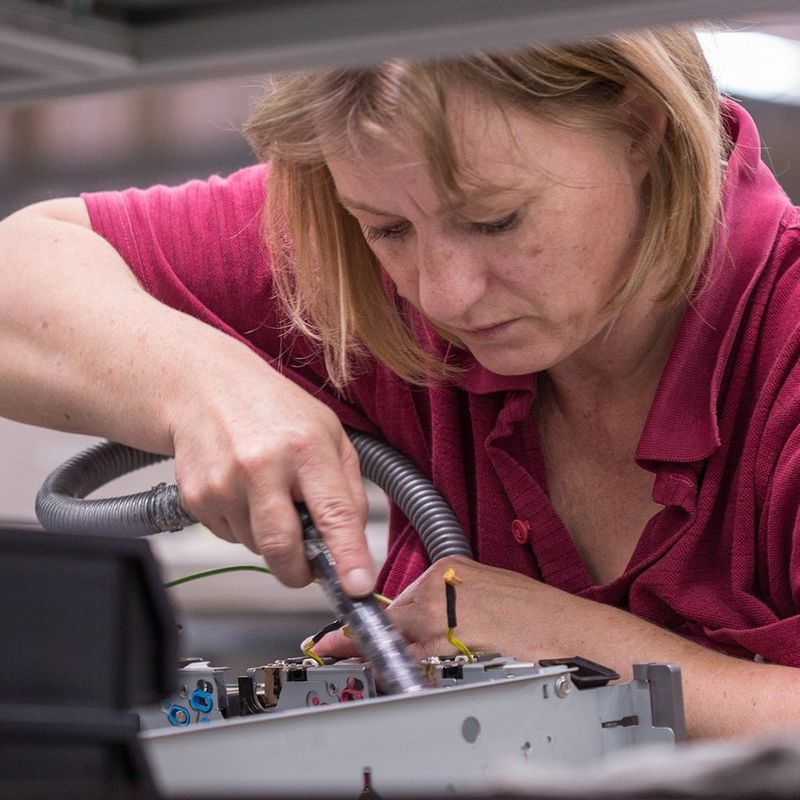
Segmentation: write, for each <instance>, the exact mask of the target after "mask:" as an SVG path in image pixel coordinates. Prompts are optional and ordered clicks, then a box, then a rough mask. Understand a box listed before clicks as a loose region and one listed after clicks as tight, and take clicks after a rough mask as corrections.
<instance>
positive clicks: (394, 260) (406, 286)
mask: <svg viewBox="0 0 800 800" xmlns="http://www.w3.org/2000/svg"><path fill="white" fill-rule="evenodd" d="M375 256H376V257H377V259H378V261H379V262H380V265H381V269H382V270H383V273H384V275H386V276H387V277H388V278H389V280H390V281H391V282H392V283H393V284H394V287H395V289H396V290H397V293H398V294H399V295H400V297H403V298H405V299H406V300H409V301H411V302H412V303H416V299H417V294H418V291H419V290H418V285H419V276H418V274H417V270H416V267H415V266H414V265H413V263H412V261H411V259H410V258H404V257H402V256H400V255H399V254H392V253H389V254H387V253H378V252H376V253H375Z"/></svg>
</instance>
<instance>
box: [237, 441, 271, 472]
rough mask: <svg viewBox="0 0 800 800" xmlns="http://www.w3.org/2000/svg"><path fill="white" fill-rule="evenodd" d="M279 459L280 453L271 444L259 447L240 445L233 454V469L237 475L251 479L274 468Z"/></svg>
mask: <svg viewBox="0 0 800 800" xmlns="http://www.w3.org/2000/svg"><path fill="white" fill-rule="evenodd" d="M279 459H280V455H279V452H278V451H277V448H276V446H275V445H274V444H272V443H271V442H270V443H263V444H260V445H258V446H253V445H240V446H239V447H237V449H236V450H235V451H234V453H233V468H234V469H235V470H236V472H237V473H240V474H242V475H244V476H245V477H249V476H253V475H257V474H258V473H260V472H261V471H262V470H265V469H272V468H274V466H275V464H276V463H277V462H278V461H279Z"/></svg>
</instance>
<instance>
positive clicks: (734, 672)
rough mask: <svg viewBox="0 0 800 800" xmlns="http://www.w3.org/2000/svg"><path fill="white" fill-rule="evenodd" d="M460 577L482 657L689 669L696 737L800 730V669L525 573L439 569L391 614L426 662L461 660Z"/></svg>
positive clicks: (469, 633) (460, 564)
mask: <svg viewBox="0 0 800 800" xmlns="http://www.w3.org/2000/svg"><path fill="white" fill-rule="evenodd" d="M451 567H452V568H454V569H455V571H456V574H457V576H458V577H459V578H460V579H461V580H462V581H463V584H462V585H461V586H459V587H458V593H457V617H458V628H457V631H456V633H457V636H458V637H459V639H461V641H463V642H464V643H466V644H467V645H468V646H469V647H470V648H472V649H474V650H484V651H494V652H500V653H502V654H503V655H505V656H514V657H516V658H518V659H524V660H530V661H534V660H536V659H539V658H560V657H567V656H575V655H580V656H584V657H585V658H589V659H591V660H593V661H596V662H598V663H600V664H604V665H606V666H609V667H611V668H612V669H614V670H616V671H617V672H619V674H620V676H621V677H622V679H623V680H630V679H631V677H632V674H631V665H632V664H634V663H636V662H648V661H657V662H670V663H676V664H678V665H679V666H680V667H681V673H682V678H683V694H684V702H685V708H686V726H687V731H688V734H689V736H690V737H692V738H701V737H703V738H707V737H727V736H738V735H743V734H752V733H757V732H763V731H768V730H774V729H778V728H787V727H791V726H794V727H797V726H800V691H799V689H800V670H798V669H796V668H793V667H784V666H778V665H772V664H760V663H755V662H752V661H744V660H741V659H738V658H733V657H731V656H727V655H724V654H722V653H719V652H715V651H712V650H709V649H707V648H705V647H702V646H700V645H698V644H694V643H693V642H690V641H688V640H686V639H684V638H682V637H680V636H678V635H677V634H674V633H672V632H671V631H668V630H664V629H663V628H660V627H658V626H656V625H653V624H652V623H650V622H647V621H645V620H643V619H641V618H639V617H636V616H634V615H632V614H630V613H628V612H625V611H621V610H620V609H618V608H613V607H612V606H608V605H604V604H602V603H597V602H594V601H592V600H584V599H583V598H580V597H576V596H575V595H571V594H568V593H567V592H564V591H562V590H560V589H555V588H553V587H552V586H548V585H546V584H544V583H541V582H539V581H535V580H533V579H531V578H528V577H526V576H523V575H520V574H518V573H516V572H509V571H507V570H501V569H496V568H494V567H487V566H485V565H483V564H478V563H477V562H474V561H468V560H466V559H461V558H447V559H443V560H442V561H439V562H437V563H436V564H434V565H433V566H432V567H430V568H429V569H428V570H427V572H425V573H424V574H423V575H422V576H420V578H419V579H418V580H417V581H415V582H414V583H413V584H411V585H410V586H409V587H408V588H407V589H406V590H405V591H404V592H402V593H401V594H400V595H399V596H398V597H397V599H396V600H395V601H394V603H392V605H391V606H389V608H388V613H389V616H390V618H391V620H392V622H393V624H394V625H395V626H396V627H397V628H398V629H399V630H400V631H401V632H402V633H403V635H404V636H405V637H406V638H407V639H408V641H409V642H411V643H412V650H413V652H414V654H415V655H416V656H419V657H422V656H425V655H440V654H443V653H451V652H454V651H453V648H452V646H451V645H450V644H449V643H448V641H447V639H446V632H447V616H446V610H445V590H444V580H443V575H444V573H445V572H446V571H447V570H448V569H449V568H451ZM352 648H353V645H352V641H351V640H349V639H347V638H345V637H343V636H341V634H336V635H329V636H328V637H326V638H325V639H324V640H323V642H321V643H320V645H319V646H318V647H317V648H316V652H317V653H318V654H319V655H338V656H345V655H352Z"/></svg>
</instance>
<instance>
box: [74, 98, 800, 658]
mask: <svg viewBox="0 0 800 800" xmlns="http://www.w3.org/2000/svg"><path fill="white" fill-rule="evenodd" d="M725 120H726V124H727V125H728V129H729V131H730V134H731V136H732V138H733V140H734V142H735V147H734V149H733V152H732V154H731V157H730V160H729V164H728V167H727V173H726V180H725V192H724V213H723V220H722V224H721V225H720V232H719V236H718V240H717V246H716V248H715V256H714V258H713V259H710V260H709V263H708V264H707V265H706V268H705V271H704V277H703V280H702V281H701V285H700V287H699V289H698V291H697V292H696V293H695V296H694V297H693V298H692V301H691V303H690V304H689V305H688V306H687V310H686V312H685V315H684V318H683V320H682V323H681V326H680V328H679V330H678V333H677V337H676V340H675V343H674V346H673V348H672V351H671V354H670V356H669V359H668V361H667V364H666V366H665V368H664V372H663V375H662V377H661V380H660V383H659V386H658V390H657V393H656V396H655V400H654V402H653V406H652V408H651V410H650V413H649V416H648V418H647V422H646V424H645V427H644V431H643V433H642V436H641V440H640V442H639V445H638V448H637V451H636V461H637V463H638V464H639V465H640V466H641V467H642V468H643V469H647V470H650V471H652V472H654V473H655V485H654V489H653V497H654V500H655V501H656V502H657V503H659V504H661V505H663V506H664V508H663V510H662V511H660V512H659V513H657V514H656V515H655V516H654V517H653V518H652V519H651V520H650V521H649V522H648V524H647V525H646V526H645V528H644V530H643V532H642V535H641V538H640V540H639V543H638V545H637V547H636V549H635V551H634V553H633V556H632V557H631V560H630V563H629V564H628V566H627V568H626V570H625V572H624V574H623V575H621V576H619V577H618V578H617V579H615V580H613V581H611V582H610V583H607V584H603V585H595V584H593V583H592V580H591V578H590V576H589V574H588V572H587V570H586V567H585V565H584V563H583V562H582V560H581V558H580V555H579V554H578V551H577V549H576V548H575V545H574V544H573V542H572V540H571V538H570V536H569V533H568V532H567V530H566V529H565V527H564V525H563V523H562V522H561V520H560V519H559V517H558V515H557V514H556V512H555V510H554V508H553V507H552V505H551V503H550V500H549V497H548V491H547V480H546V476H545V472H544V467H543V462H542V454H541V451H540V446H539V440H538V436H537V430H536V425H535V417H534V414H533V404H534V400H535V394H536V376H535V375H525V376H518V377H502V376H498V375H495V374H493V373H491V372H489V371H487V370H486V369H484V368H482V367H481V366H480V365H478V364H477V363H476V362H475V361H474V360H473V359H472V358H471V356H470V355H469V354H468V353H466V352H464V351H459V350H455V349H450V350H449V351H448V346H447V344H446V343H445V342H444V341H442V340H441V339H440V338H439V337H438V336H437V335H436V333H435V332H434V331H432V330H430V329H429V328H427V327H426V326H425V325H424V324H423V323H422V322H421V321H420V320H419V318H418V317H416V315H415V314H414V313H413V311H409V314H410V316H411V317H412V318H413V320H414V325H415V327H416V330H417V331H418V333H419V335H420V337H421V339H422V341H423V342H424V343H425V345H426V346H427V347H429V348H430V349H431V350H432V351H433V352H437V353H440V354H441V355H443V356H444V355H447V356H448V357H449V358H450V359H451V360H453V361H455V362H457V363H460V364H461V365H462V366H463V367H464V368H465V370H466V371H465V373H464V375H463V377H462V378H460V379H459V380H458V381H457V382H456V383H455V384H453V385H447V386H434V387H431V388H418V387H411V386H409V385H407V384H406V383H404V382H403V381H401V380H400V379H399V378H397V377H396V376H395V375H394V374H392V373H391V372H390V371H389V370H387V369H386V368H385V367H383V366H382V365H381V364H378V363H369V364H367V365H366V366H365V370H364V372H363V374H361V375H360V376H359V377H358V378H357V379H356V380H355V381H354V382H353V384H352V386H351V387H350V388H349V393H348V396H347V398H345V397H343V396H339V395H337V394H336V393H335V392H334V391H332V390H331V388H330V387H329V386H327V385H326V381H325V375H324V369H323V367H322V363H321V360H320V358H319V357H318V354H316V353H315V352H314V351H313V348H311V347H310V346H309V344H308V343H307V342H305V341H304V340H302V339H299V338H296V337H292V336H289V335H286V334H285V333H282V331H283V330H284V328H283V325H282V322H283V318H282V316H281V313H280V309H279V308H278V307H277V306H276V303H275V302H274V300H273V294H272V286H271V283H270V264H269V258H268V254H267V253H266V251H265V248H264V247H263V245H262V244H261V240H260V236H259V222H260V215H261V209H262V204H263V200H264V175H265V170H264V167H263V166H255V167H251V168H247V169H244V170H241V171H240V172H237V173H235V174H234V175H232V176H230V177H229V178H226V179H223V178H219V177H213V178H211V179H210V180H208V181H204V182H201V181H192V182H190V183H187V184H185V185H183V186H179V187H176V188H167V187H163V186H157V187H153V188H150V189H148V190H145V191H141V190H136V189H131V190H127V191H125V192H120V193H114V192H109V193H100V194H89V195H84V200H85V201H86V204H87V206H88V208H89V212H90V215H91V220H92V225H93V226H94V228H95V230H96V231H98V232H99V233H100V234H102V235H103V236H104V237H105V238H106V239H107V240H108V241H109V242H111V243H112V245H114V247H116V248H117V250H118V251H119V252H120V253H121V254H122V256H123V257H124V259H125V260H126V261H127V263H128V264H129V265H130V266H131V268H132V269H133V271H134V272H135V274H136V275H137V277H138V279H139V280H140V281H141V283H142V284H143V286H144V287H145V288H146V289H147V291H149V292H150V293H152V294H153V295H154V296H156V297H158V298H159V299H161V300H162V301H164V302H165V303H168V304H169V305H171V306H174V307H176V308H178V309H180V310H182V311H185V312H187V313H190V314H193V315H194V316H196V317H198V318H200V319H202V320H205V321H206V322H208V323H209V324H211V325H214V326H216V327H218V328H220V329H222V330H224V331H226V332H227V333H229V334H231V335H232V336H235V337H237V338H239V339H240V340H242V341H243V342H245V343H247V344H248V345H249V346H250V347H252V348H254V349H255V350H256V351H257V352H259V353H260V354H261V355H262V356H263V357H265V358H266V359H268V360H269V361H270V362H271V363H273V364H275V365H276V366H277V367H279V368H280V369H281V370H282V371H283V372H284V373H285V374H287V375H288V376H289V377H291V378H292V379H293V380H294V381H296V382H297V383H299V384H300V385H301V386H303V387H305V388H306V389H308V390H309V391H310V392H312V393H314V394H315V395H316V396H318V397H320V398H321V399H323V400H324V401H325V402H326V403H328V404H329V405H330V406H331V407H333V408H334V409H335V410H336V411H337V413H338V414H339V415H340V417H341V418H342V420H343V421H345V422H347V423H349V424H351V425H353V426H355V427H358V428H361V429H363V430H366V431H367V432H370V433H373V434H377V435H379V436H382V437H383V438H384V439H386V440H387V441H388V442H389V443H391V444H392V445H394V446H395V447H396V448H398V449H399V450H401V451H403V452H404V453H406V454H407V455H408V456H409V457H410V458H411V459H413V460H414V461H415V462H416V463H417V464H418V465H419V466H420V467H421V468H422V469H423V471H424V472H426V473H427V474H428V475H429V476H430V477H431V478H432V479H433V481H434V482H435V484H436V486H437V487H438V488H439V490H440V491H441V492H442V494H443V495H444V496H445V498H446V499H447V500H448V502H449V503H450V505H451V507H452V508H453V510H454V512H455V513H456V515H457V516H458V518H459V520H460V521H461V524H462V525H463V527H464V529H465V531H466V532H467V534H468V536H469V537H470V539H471V541H472V545H473V549H474V551H475V554H476V557H477V558H478V559H479V560H480V561H482V562H484V563H487V564H491V565H494V566H498V567H504V568H506V569H511V570H516V571H518V572H521V573H524V574H526V575H530V576H532V577H535V578H538V579H541V580H544V581H546V582H547V583H549V584H552V585H553V586H557V587H559V588H561V589H564V590H566V591H568V592H572V593H574V594H578V595H580V596H582V597H586V598H591V599H593V600H597V601H600V602H604V603H610V604H612V605H615V606H618V607H620V608H624V609H628V610H630V611H632V612H633V613H635V614H637V615H639V616H642V617H644V618H646V619H649V620H652V621H653V622H656V623H658V624H660V625H662V626H665V627H667V628H669V629H672V630H674V631H676V632H678V633H680V634H682V635H684V636H687V637H689V638H691V639H694V640H696V641H698V642H701V643H704V644H706V645H709V646H712V647H716V648H718V649H721V650H724V651H726V652H729V653H732V654H737V655H742V656H745V657H752V656H753V655H754V654H760V655H761V656H763V657H764V658H766V659H767V660H770V661H775V662H779V663H784V664H791V665H794V666H800V616H798V604H799V602H800V547H799V546H798V545H799V544H800V537H798V535H797V534H796V533H795V529H796V527H797V516H798V509H799V508H800V503H799V502H798V500H799V499H800V480H799V478H800V431H798V423H800V368H798V355H800V334H799V333H798V325H797V321H798V319H800V235H799V234H798V214H797V212H796V210H795V209H794V208H793V207H791V205H790V204H789V201H788V200H787V198H786V196H785V194H784V193H783V192H782V190H781V189H780V188H779V186H778V185H777V183H776V182H775V180H774V178H773V177H772V175H771V173H770V172H769V170H768V169H767V168H766V167H765V166H764V164H763V163H762V162H761V161H760V146H759V138H758V133H757V131H756V129H755V126H754V124H753V122H752V120H751V119H750V117H749V116H748V115H747V114H746V113H745V112H744V111H743V110H742V109H741V108H739V107H738V106H736V105H735V104H734V103H731V102H727V103H726V105H725ZM279 359H280V360H279ZM268 425H269V423H267V426H266V427H265V431H266V432H268V430H269V427H268ZM613 535H614V531H613V530H609V531H608V536H609V537H612V536H613ZM426 566H427V560H426V557H425V554H424V551H423V548H422V545H421V543H420V541H419V539H418V537H417V536H416V534H415V532H414V531H413V530H411V529H410V526H409V524H408V522H407V520H406V519H405V518H404V517H403V515H402V514H401V513H400V512H399V511H398V510H397V509H393V510H392V515H391V531H390V551H389V555H388V559H387V562H386V566H385V567H384V570H383V573H382V575H381V579H380V583H381V586H382V588H383V590H384V591H385V592H386V593H388V594H389V595H394V594H396V593H397V592H399V591H400V590H401V589H402V588H403V587H404V586H406V585H408V583H410V582H411V581H412V580H413V579H414V578H415V577H417V576H418V575H419V574H420V573H421V572H422V571H423V570H424V569H425V567H426Z"/></svg>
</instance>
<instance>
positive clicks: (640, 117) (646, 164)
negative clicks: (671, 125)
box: [619, 86, 667, 178]
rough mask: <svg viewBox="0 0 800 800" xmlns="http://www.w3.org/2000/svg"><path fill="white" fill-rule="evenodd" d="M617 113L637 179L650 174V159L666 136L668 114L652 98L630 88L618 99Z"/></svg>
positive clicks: (651, 161)
mask: <svg viewBox="0 0 800 800" xmlns="http://www.w3.org/2000/svg"><path fill="white" fill-rule="evenodd" d="M619 110H620V114H621V115H622V118H623V121H624V122H625V124H626V126H627V130H628V131H629V132H630V140H629V144H628V147H629V151H628V152H629V156H630V158H631V163H632V165H633V168H634V170H635V171H636V172H637V173H639V177H640V178H644V176H645V175H646V174H647V173H648V172H649V171H650V167H651V165H652V163H653V158H654V157H655V154H656V153H657V152H658V149H659V148H660V147H661V144H662V142H663V141H664V136H665V134H666V132H667V112H666V110H665V109H664V108H663V107H662V106H661V105H659V104H658V103H656V102H655V101H654V100H652V99H651V98H649V97H647V96H645V95H644V94H643V93H642V92H641V91H639V90H638V89H635V88H634V87H632V86H628V87H626V88H625V89H624V90H623V91H622V94H621V95H620V98H619Z"/></svg>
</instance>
